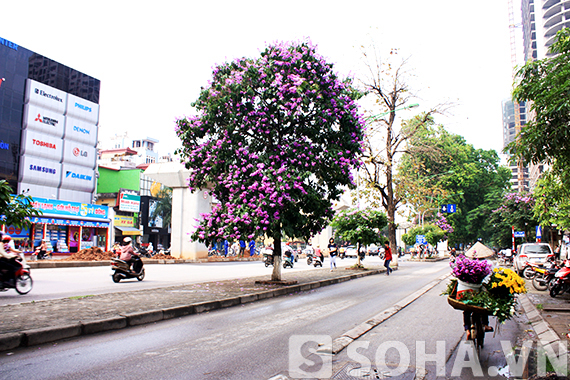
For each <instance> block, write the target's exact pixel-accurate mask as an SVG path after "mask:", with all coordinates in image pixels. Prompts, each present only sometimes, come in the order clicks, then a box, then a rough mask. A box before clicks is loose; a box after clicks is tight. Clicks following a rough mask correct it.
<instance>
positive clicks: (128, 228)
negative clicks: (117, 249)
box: [113, 215, 142, 242]
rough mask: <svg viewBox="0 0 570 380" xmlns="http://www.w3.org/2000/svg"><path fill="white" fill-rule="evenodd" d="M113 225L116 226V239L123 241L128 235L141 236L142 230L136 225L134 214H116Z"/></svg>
mask: <svg viewBox="0 0 570 380" xmlns="http://www.w3.org/2000/svg"><path fill="white" fill-rule="evenodd" d="M113 227H115V241H116V242H121V241H123V239H124V238H125V237H127V236H132V237H135V236H140V235H142V231H141V230H140V229H138V228H136V227H135V218H134V217H133V216H123V215H115V217H114V218H113Z"/></svg>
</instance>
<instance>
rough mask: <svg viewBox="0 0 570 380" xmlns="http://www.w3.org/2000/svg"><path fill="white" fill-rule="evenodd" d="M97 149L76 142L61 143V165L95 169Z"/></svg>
mask: <svg viewBox="0 0 570 380" xmlns="http://www.w3.org/2000/svg"><path fill="white" fill-rule="evenodd" d="M96 156H97V148H95V147H93V146H89V145H85V144H82V143H78V142H77V141H72V140H66V141H65V142H64V143H63V161H62V162H63V163H64V164H73V165H78V166H84V167H86V168H89V169H95V165H96V164H97V157H96Z"/></svg>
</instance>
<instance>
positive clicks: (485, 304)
mask: <svg viewBox="0 0 570 380" xmlns="http://www.w3.org/2000/svg"><path fill="white" fill-rule="evenodd" d="M489 272H490V275H488V276H486V277H485V278H484V279H483V280H482V281H481V284H480V285H481V286H480V287H479V289H476V290H475V289H474V290H468V291H463V292H461V293H459V291H458V288H459V281H460V279H459V277H457V274H456V273H457V272H456V271H454V275H456V277H457V278H455V279H452V280H451V281H450V283H449V284H448V287H447V289H446V291H444V293H443V294H444V295H447V301H448V303H449V304H450V305H451V306H452V307H453V308H454V309H458V310H467V311H474V312H478V313H487V314H489V315H493V316H495V317H496V318H497V321H498V322H499V323H503V322H504V321H506V320H507V319H510V318H511V317H512V316H513V314H514V312H515V304H516V295H517V294H520V293H526V288H525V282H524V280H523V279H522V278H521V277H520V276H519V275H517V274H516V273H515V272H514V271H513V270H511V269H508V268H502V267H499V268H495V269H493V270H490V269H489Z"/></svg>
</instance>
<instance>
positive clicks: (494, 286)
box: [489, 267, 526, 294]
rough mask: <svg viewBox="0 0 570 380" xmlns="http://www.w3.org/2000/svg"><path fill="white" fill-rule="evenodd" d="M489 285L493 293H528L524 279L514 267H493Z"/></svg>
mask: <svg viewBox="0 0 570 380" xmlns="http://www.w3.org/2000/svg"><path fill="white" fill-rule="evenodd" d="M489 285H490V289H489V291H490V292H492V293H507V294H518V293H526V287H525V282H524V280H523V279H522V278H521V277H520V276H519V275H518V274H516V273H515V272H514V271H513V270H512V269H508V268H502V267H499V268H495V269H493V273H492V274H491V279H490V281H489ZM493 290H495V291H493ZM507 291H508V292H507Z"/></svg>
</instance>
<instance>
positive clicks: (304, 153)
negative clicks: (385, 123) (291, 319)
mask: <svg viewBox="0 0 570 380" xmlns="http://www.w3.org/2000/svg"><path fill="white" fill-rule="evenodd" d="M359 96H360V95H359V93H358V92H357V91H355V90H354V89H353V87H352V86H351V82H350V81H348V80H341V79H339V77H338V76H337V75H336V74H335V73H334V71H333V67H332V65H331V64H329V63H327V62H326V61H325V60H324V59H323V58H322V57H321V56H319V55H318V54H317V52H316V49H315V47H314V46H312V45H311V44H309V43H280V44H275V45H272V46H268V47H267V48H266V49H265V50H264V51H263V52H262V53H261V55H260V57H258V58H255V59H249V58H242V59H237V60H235V61H233V62H231V63H226V64H222V65H220V66H218V67H216V68H215V70H214V72H213V78H212V80H211V82H210V83H209V86H208V87H207V88H204V89H202V91H201V93H200V96H199V98H198V100H196V101H195V102H194V103H193V104H192V105H193V107H194V108H195V109H196V111H197V114H196V115H195V116H189V117H185V118H182V119H180V120H178V121H177V134H178V136H179V137H180V139H181V140H182V145H183V147H182V148H181V149H180V150H179V151H178V153H180V154H181V156H182V157H183V159H184V161H185V164H186V167H187V168H188V169H191V170H192V173H191V175H190V178H189V186H190V188H191V190H193V189H195V188H206V187H210V188H211V192H212V195H213V196H214V197H215V198H216V199H217V200H218V201H219V203H218V204H216V205H214V206H213V208H212V212H211V213H210V214H203V215H202V219H201V220H200V224H199V225H198V226H197V229H196V231H195V232H194V234H193V235H192V238H193V239H195V240H199V241H201V242H204V243H209V242H212V241H215V240H218V239H229V240H238V239H244V240H250V239H254V238H255V237H258V236H268V237H272V238H273V240H274V242H275V244H274V251H273V252H274V253H273V254H274V263H275V265H274V267H273V274H272V277H271V279H272V280H274V281H280V280H281V265H280V264H281V245H280V244H279V242H280V241H281V239H282V237H283V236H289V237H303V238H305V239H309V238H310V237H311V236H313V235H315V234H317V233H319V232H320V231H321V230H322V229H323V228H324V227H325V226H326V225H327V224H328V222H329V221H330V220H331V218H332V216H333V210H332V203H333V202H334V201H336V200H338V199H339V198H340V196H341V194H342V193H343V191H344V190H345V189H346V187H347V186H348V187H353V186H354V185H353V178H352V175H351V170H352V168H353V167H354V166H355V165H356V164H357V157H358V156H359V154H360V151H361V141H362V136H363V120H362V119H361V118H360V116H359V114H358V108H357V105H356V103H355V100H356V99H357V98H358V97H359Z"/></svg>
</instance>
